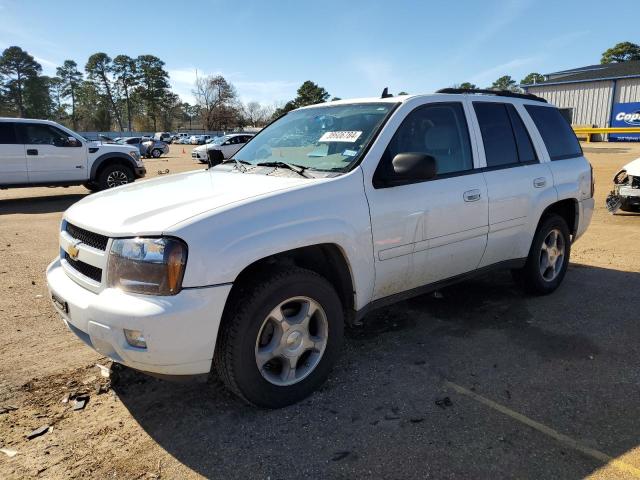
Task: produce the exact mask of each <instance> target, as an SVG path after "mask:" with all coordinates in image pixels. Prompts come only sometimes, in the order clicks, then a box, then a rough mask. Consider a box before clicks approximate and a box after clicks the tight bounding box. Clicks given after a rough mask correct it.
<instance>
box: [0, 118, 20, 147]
mask: <svg viewBox="0 0 640 480" xmlns="http://www.w3.org/2000/svg"><path fill="white" fill-rule="evenodd" d="M17 143H18V139H17V137H16V129H15V126H14V124H13V123H9V122H0V145H8V144H17Z"/></svg>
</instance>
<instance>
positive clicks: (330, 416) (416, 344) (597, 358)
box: [0, 143, 640, 479]
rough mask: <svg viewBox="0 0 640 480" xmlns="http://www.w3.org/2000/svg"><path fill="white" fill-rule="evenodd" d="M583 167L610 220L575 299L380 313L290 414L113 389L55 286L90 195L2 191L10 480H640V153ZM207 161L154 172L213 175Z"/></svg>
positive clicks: (493, 283)
mask: <svg viewBox="0 0 640 480" xmlns="http://www.w3.org/2000/svg"><path fill="white" fill-rule="evenodd" d="M183 150H184V153H183ZM584 150H585V153H586V155H587V157H588V158H589V160H590V161H591V162H592V164H593V166H594V169H595V174H596V179H597V184H596V197H597V198H596V206H597V209H596V212H595V215H594V218H593V222H592V224H591V227H590V228H589V230H588V232H587V233H586V234H585V235H584V237H583V238H582V239H580V240H579V241H578V242H577V243H576V244H575V245H574V247H573V252H572V265H571V266H570V270H569V272H568V274H567V277H566V279H565V282H564V284H563V285H562V287H561V288H560V289H559V290H558V291H557V292H555V293H554V294H553V295H550V296H547V297H543V298H538V297H536V298H534V297H528V296H525V295H523V294H522V293H521V292H520V291H519V290H518V289H517V288H515V286H514V285H513V284H512V282H511V280H510V276H509V275H508V274H507V273H495V274H492V275H490V276H485V277H482V278H478V279H475V280H473V281H469V282H466V283H464V284H461V285H458V286H454V287H450V288H447V289H445V290H443V291H442V292H441V295H436V296H434V295H428V296H423V297H418V298H415V299H413V300H409V301H406V302H403V303H401V304H398V305H395V306H392V307H389V308H386V309H383V310H379V311H376V312H373V313H371V314H370V315H369V316H368V317H367V318H366V319H365V325H364V327H362V328H359V329H356V330H351V331H349V332H348V336H347V340H346V342H345V343H346V344H345V349H344V352H343V356H342V358H341V360H340V362H339V363H338V365H337V367H336V368H335V369H334V371H333V373H332V375H331V378H330V379H329V381H328V382H327V384H326V385H325V386H324V387H323V388H322V389H321V391H319V392H317V393H315V394H314V395H313V396H312V397H310V398H309V399H308V400H306V401H304V402H302V403H300V404H298V405H295V406H292V407H289V408H286V409H282V410H278V411H265V410H259V409H255V408H251V407H248V406H245V405H243V404H242V403H240V402H239V401H238V400H237V399H236V398H234V397H232V396H231V395H230V394H228V393H227V392H226V391H224V390H223V389H222V387H221V386H220V385H219V384H218V383H217V381H216V380H215V379H212V380H210V381H209V382H208V383H171V382H166V381H161V380H157V379H153V378H150V377H147V376H145V375H142V374H140V373H137V372H134V371H131V370H128V369H119V370H115V371H114V372H113V374H112V378H111V379H106V378H104V377H102V376H101V374H100V370H99V369H98V368H97V367H95V364H96V363H100V364H103V365H110V363H109V362H108V361H107V360H106V359H105V358H101V357H100V356H99V355H97V354H96V353H94V352H93V351H92V350H90V349H89V348H87V347H86V346H84V345H83V344H82V343H81V342H80V341H79V340H77V339H76V338H75V337H74V335H73V334H71V333H70V332H68V331H67V330H66V328H65V327H64V325H63V323H62V321H61V320H60V319H59V317H58V315H57V314H56V312H55V311H54V309H53V307H52V305H51V304H50V301H49V299H48V297H47V290H46V285H45V280H44V270H45V268H46V266H47V264H48V263H49V262H50V261H51V260H52V259H53V258H54V257H55V256H56V255H57V249H58V236H57V232H58V226H59V221H60V219H61V216H62V212H63V211H64V210H65V209H66V208H68V207H69V206H70V205H71V204H73V203H74V202H76V201H78V200H79V199H81V198H82V197H83V196H85V195H87V193H88V192H87V191H86V190H85V189H84V188H82V187H74V188H67V189H63V188H33V189H14V190H4V191H0V330H1V332H2V334H1V335H0V449H2V448H3V449H4V451H0V478H2V479H19V478H110V479H111V478H126V479H132V478H200V477H207V478H272V479H278V478H303V477H309V478H350V479H352V478H516V477H517V478H535V479H540V478H550V479H551V478H552V479H558V478H584V477H592V478H611V479H614V478H615V479H618V478H640V436H639V433H640V403H639V402H638V399H639V398H640V397H639V389H638V386H639V385H640V373H639V369H638V364H639V362H638V359H639V358H640V356H639V354H640V343H639V342H638V338H640V324H639V323H638V319H639V318H640V297H639V296H638V291H640V288H639V287H640V273H639V272H640V215H634V214H618V215H615V216H612V215H610V214H608V213H607V212H606V209H605V208H604V198H605V196H606V194H607V192H608V191H609V189H610V182H611V178H612V176H613V174H614V172H615V171H616V170H617V169H618V168H619V167H620V166H622V165H623V164H625V163H627V162H628V161H630V160H632V159H634V158H636V157H640V145H639V146H632V145H625V144H613V143H612V144H606V143H601V144H590V145H586V144H585V145H584ZM190 151H191V147H188V146H184V147H183V146H181V145H176V146H172V148H171V153H170V154H169V156H168V157H167V158H162V159H159V160H149V161H147V169H148V170H149V172H150V174H151V175H157V174H158V173H157V172H158V171H164V170H165V169H169V170H170V173H175V172H179V171H185V170H190V169H194V168H200V167H199V166H197V165H194V164H193V163H192V162H191V159H190V158H189V155H190ZM69 397H71V399H70V400H69V401H67V402H66V403H65V402H63V400H66V399H68V398H69ZM74 397H80V398H82V397H84V398H88V402H87V403H86V406H85V408H84V409H82V410H77V411H76V410H73V407H74V405H75V403H74V402H75V400H74ZM46 426H49V427H50V429H49V430H48V431H47V432H46V433H44V434H43V435H41V436H40V437H38V438H34V439H32V440H28V439H27V438H26V435H28V434H29V433H30V432H32V431H33V430H35V429H37V428H39V427H46ZM12 452H17V453H16V454H15V456H10V455H9V454H11V453H12ZM7 453H9V454H7Z"/></svg>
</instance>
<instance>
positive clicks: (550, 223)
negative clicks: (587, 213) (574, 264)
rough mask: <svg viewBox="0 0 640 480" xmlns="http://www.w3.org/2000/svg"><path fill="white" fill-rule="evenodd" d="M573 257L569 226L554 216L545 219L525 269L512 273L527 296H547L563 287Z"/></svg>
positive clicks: (534, 240)
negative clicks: (532, 294)
mask: <svg viewBox="0 0 640 480" xmlns="http://www.w3.org/2000/svg"><path fill="white" fill-rule="evenodd" d="M570 253H571V236H570V234H569V227H568V226H567V222H566V221H565V220H564V218H562V217H561V216H560V215H556V214H552V215H549V216H546V217H545V218H543V219H542V222H541V224H540V227H539V228H538V230H537V232H536V235H535V237H534V238H533V243H532V244H531V250H530V251H529V256H528V258H527V262H526V264H525V266H524V267H523V268H521V269H519V270H512V273H513V277H514V279H515V280H516V282H517V283H519V284H520V285H521V286H522V287H523V288H524V289H525V290H526V291H527V292H529V293H534V294H537V295H546V294H548V293H551V292H553V291H554V290H555V289H556V288H558V287H559V286H560V284H561V283H562V280H563V279H564V276H565V273H566V272H567V267H568V266H569V256H570Z"/></svg>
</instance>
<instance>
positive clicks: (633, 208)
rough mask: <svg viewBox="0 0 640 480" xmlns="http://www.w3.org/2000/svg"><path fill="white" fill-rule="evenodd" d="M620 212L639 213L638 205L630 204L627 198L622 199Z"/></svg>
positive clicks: (639, 206)
mask: <svg viewBox="0 0 640 480" xmlns="http://www.w3.org/2000/svg"><path fill="white" fill-rule="evenodd" d="M620 210H622V211H623V212H637V213H640V205H638V204H632V203H631V202H630V201H629V199H628V198H624V199H623V200H622V205H620Z"/></svg>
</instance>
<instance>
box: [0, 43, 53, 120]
mask: <svg viewBox="0 0 640 480" xmlns="http://www.w3.org/2000/svg"><path fill="white" fill-rule="evenodd" d="M41 71H42V66H41V65H40V64H39V63H38V62H36V61H35V59H34V58H33V57H32V56H31V55H29V54H28V53H27V52H25V51H24V50H22V49H21V48H20V47H9V48H7V49H5V50H4V52H2V56H0V75H2V80H3V81H2V84H3V90H4V92H3V96H4V97H5V102H4V103H5V104H6V107H8V109H9V110H10V111H13V112H15V114H16V115H17V116H18V117H24V116H25V115H26V107H25V106H26V104H33V100H32V99H30V98H29V95H36V96H38V97H40V96H42V94H43V92H42V89H43V88H44V87H45V84H44V83H41V82H32V81H31V80H33V79H34V78H37V77H38V75H39V74H40V72H41ZM27 84H29V88H27ZM26 90H28V91H26Z"/></svg>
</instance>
